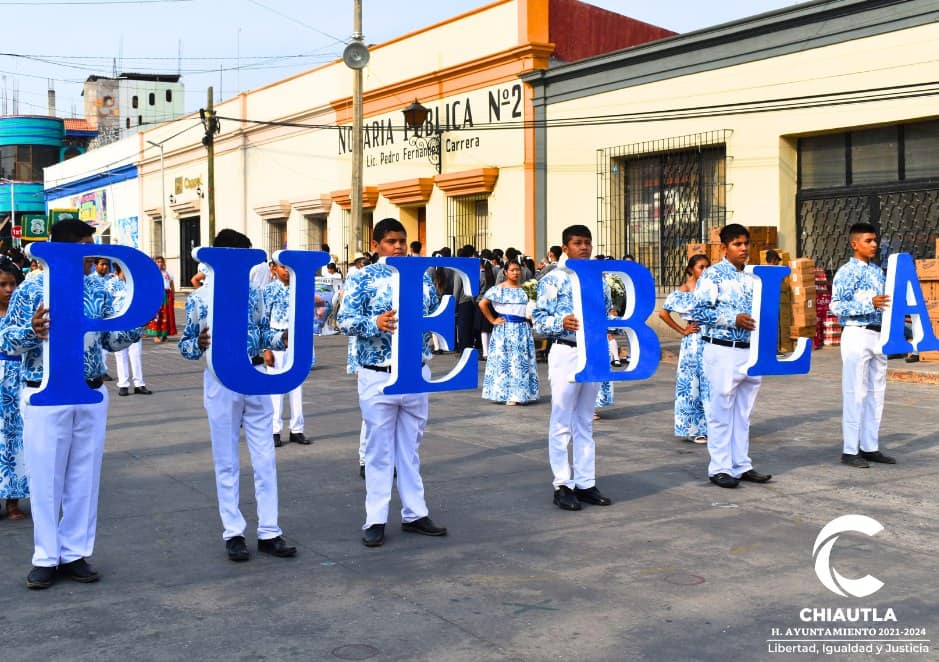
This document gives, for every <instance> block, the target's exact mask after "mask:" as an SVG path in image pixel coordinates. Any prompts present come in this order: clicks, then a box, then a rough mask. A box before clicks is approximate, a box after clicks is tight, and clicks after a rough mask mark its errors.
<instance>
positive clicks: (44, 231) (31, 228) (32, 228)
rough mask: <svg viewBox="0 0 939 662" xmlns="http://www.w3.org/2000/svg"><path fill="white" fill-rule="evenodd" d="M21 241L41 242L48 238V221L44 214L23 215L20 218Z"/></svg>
mask: <svg viewBox="0 0 939 662" xmlns="http://www.w3.org/2000/svg"><path fill="white" fill-rule="evenodd" d="M20 228H21V229H22V231H23V234H22V237H23V241H41V240H43V239H48V238H49V221H48V219H47V218H46V215H45V214H23V215H21V216H20Z"/></svg>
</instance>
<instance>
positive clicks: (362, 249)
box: [330, 209, 373, 266]
mask: <svg viewBox="0 0 939 662" xmlns="http://www.w3.org/2000/svg"><path fill="white" fill-rule="evenodd" d="M372 218H373V215H372V212H371V211H365V210H362V224H361V225H360V226H359V236H358V241H357V245H356V246H353V247H350V246H349V223H350V222H351V220H352V212H351V211H349V210H348V209H343V210H342V226H341V228H340V236H339V246H341V247H342V250H341V252H339V253H338V255H339V259H340V260H348V263H351V262H354V261H355V258H356V257H358V256H359V255H361V254H362V253H371V251H372ZM339 246H333V245H332V244H330V249H332V250H333V251H335V250H336V249H337V248H338V247H339ZM350 248H351V250H350ZM348 263H347V264H346V266H348Z"/></svg>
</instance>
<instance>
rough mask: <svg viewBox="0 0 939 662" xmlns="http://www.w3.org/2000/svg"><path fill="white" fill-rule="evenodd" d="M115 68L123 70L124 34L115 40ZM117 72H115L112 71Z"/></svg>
mask: <svg viewBox="0 0 939 662" xmlns="http://www.w3.org/2000/svg"><path fill="white" fill-rule="evenodd" d="M117 68H118V69H120V70H121V71H122V72H123V71H124V35H121V38H120V40H118V42H117ZM114 73H115V74H117V72H116V71H115V72H114Z"/></svg>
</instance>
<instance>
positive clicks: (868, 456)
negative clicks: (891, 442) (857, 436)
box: [858, 451, 897, 464]
mask: <svg viewBox="0 0 939 662" xmlns="http://www.w3.org/2000/svg"><path fill="white" fill-rule="evenodd" d="M858 455H860V456H861V457H863V458H864V459H865V460H867V461H868V462H879V463H881V464H896V463H897V459H896V458H894V457H890V456H889V455H884V454H883V453H881V452H880V451H861V452H860V453H858Z"/></svg>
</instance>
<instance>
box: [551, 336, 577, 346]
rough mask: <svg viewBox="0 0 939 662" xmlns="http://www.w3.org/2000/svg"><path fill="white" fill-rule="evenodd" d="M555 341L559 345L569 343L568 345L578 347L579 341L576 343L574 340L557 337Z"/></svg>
mask: <svg viewBox="0 0 939 662" xmlns="http://www.w3.org/2000/svg"><path fill="white" fill-rule="evenodd" d="M554 342H555V344H558V345H567V346H568V347H577V343H575V342H574V341H573V340H564V339H563V338H555V339H554Z"/></svg>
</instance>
